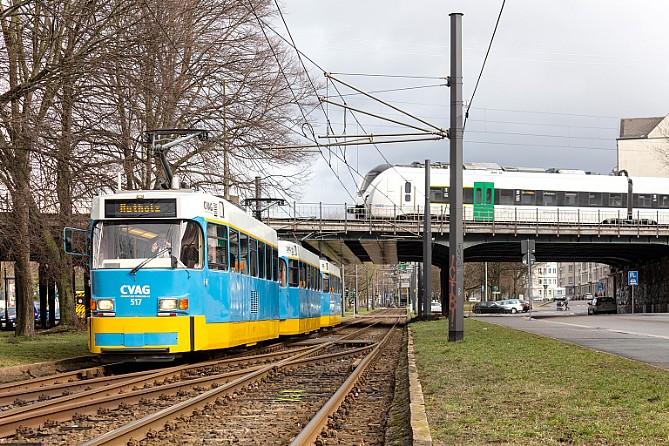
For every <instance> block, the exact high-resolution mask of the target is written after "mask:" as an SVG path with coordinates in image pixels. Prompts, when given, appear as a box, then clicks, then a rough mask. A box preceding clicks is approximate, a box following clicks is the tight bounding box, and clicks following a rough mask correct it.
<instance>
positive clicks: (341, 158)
mask: <svg viewBox="0 0 669 446" xmlns="http://www.w3.org/2000/svg"><path fill="white" fill-rule="evenodd" d="M274 3H275V5H276V8H277V11H278V12H279V15H280V17H281V20H282V22H283V24H284V27H285V28H286V32H287V33H288V36H289V37H290V42H289V41H288V40H287V39H285V38H284V37H283V36H281V35H280V34H279V33H278V32H276V31H275V30H274V29H273V28H272V27H271V26H267V27H268V29H270V30H272V31H273V32H274V33H275V34H276V35H278V36H279V37H280V38H281V39H282V40H284V42H286V43H287V44H289V45H290V46H291V47H292V48H294V49H295V51H296V52H297V54H298V60H299V61H300V63H301V64H302V67H303V68H304V71H305V73H306V75H307V77H309V74H308V70H307V68H306V66H305V65H304V62H303V60H302V57H301V56H303V55H304V53H303V52H302V51H301V50H299V49H298V48H297V45H296V44H295V40H294V39H293V37H292V34H291V33H290V29H289V28H288V24H287V23H286V21H285V18H284V16H283V12H282V11H281V8H280V6H279V4H278V2H277V1H276V0H275V2H274ZM256 18H257V15H256ZM258 20H259V22H260V19H258ZM261 27H262V25H261ZM263 34H264V30H263ZM265 38H267V36H266V35H265ZM304 56H305V58H306V59H307V60H309V61H310V62H312V63H313V64H314V66H316V67H318V68H320V67H319V65H318V64H316V63H315V62H314V61H313V60H312V59H310V58H308V57H306V55H304ZM320 69H321V71H323V72H325V70H323V69H322V68H320ZM309 79H310V78H309ZM311 85H312V88H313V89H314V92H315V93H316V95H317V96H318V92H317V91H316V88H315V85H314V83H313V82H311ZM332 85H333V88H334V89H335V91H336V92H337V93H338V94H339V96H340V97H341V98H342V100H343V97H342V95H341V92H340V91H339V89H338V88H337V86H336V85H335V84H332ZM344 102H345V101H344ZM351 114H352V116H353V118H354V120H355V121H356V123H357V125H358V126H359V127H360V128H363V129H364V127H363V126H362V124H361V123H360V121H359V120H358V118H357V116H356V115H355V114H354V113H351ZM326 120H327V121H328V129H330V130H332V132H333V133H334V130H333V129H332V126H331V124H330V121H329V118H328V117H327V115H326ZM314 138H315V134H314ZM314 142H315V143H316V144H317V145H318V141H317V140H314ZM372 145H374V147H375V149H376V151H377V152H378V153H379V154H380V155H381V157H382V158H383V159H384V161H385V162H386V163H387V164H390V163H389V161H388V159H387V158H386V157H385V155H384V154H383V153H382V152H381V151H380V150H379V148H378V147H377V146H376V144H373V143H372ZM339 148H341V149H342V156H341V157H339V156H338V155H336V154H335V156H336V157H337V158H339V159H340V160H341V161H342V162H343V163H344V165H345V166H347V170H348V172H349V174H350V175H351V178H352V179H353V180H354V182H355V181H356V179H355V177H354V175H353V172H355V173H356V174H357V175H358V176H359V177H360V178H363V177H364V176H363V175H361V174H360V172H358V171H357V169H355V168H353V167H352V166H351V165H350V164H349V163H348V161H347V160H346V155H345V147H341V144H340V146H339ZM330 153H332V152H331V151H330ZM321 156H322V157H323V158H324V159H325V155H324V154H323V153H322V152H321ZM325 161H326V163H327V164H328V167H329V168H330V170H331V171H332V172H333V173H334V174H335V176H336V178H337V180H338V181H339V182H340V184H341V185H342V186H343V187H344V190H345V191H346V193H347V194H348V195H349V196H350V197H351V198H352V199H354V198H353V195H352V194H351V193H350V192H349V191H348V189H347V188H346V186H345V185H344V183H343V181H342V180H341V178H340V177H339V175H338V174H337V173H336V172H335V171H334V169H333V168H332V165H331V164H330V163H329V162H328V161H327V159H325ZM388 198H389V199H390V200H391V201H393V200H392V199H391V198H390V197H388Z"/></svg>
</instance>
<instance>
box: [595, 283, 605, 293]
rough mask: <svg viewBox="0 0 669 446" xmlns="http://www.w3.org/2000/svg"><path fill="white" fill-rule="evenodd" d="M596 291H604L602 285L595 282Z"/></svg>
mask: <svg viewBox="0 0 669 446" xmlns="http://www.w3.org/2000/svg"><path fill="white" fill-rule="evenodd" d="M597 291H604V284H603V283H602V282H597Z"/></svg>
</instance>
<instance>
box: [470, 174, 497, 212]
mask: <svg viewBox="0 0 669 446" xmlns="http://www.w3.org/2000/svg"><path fill="white" fill-rule="evenodd" d="M473 201H474V221H493V220H494V219H495V185H494V183H482V182H481V183H474V200H473Z"/></svg>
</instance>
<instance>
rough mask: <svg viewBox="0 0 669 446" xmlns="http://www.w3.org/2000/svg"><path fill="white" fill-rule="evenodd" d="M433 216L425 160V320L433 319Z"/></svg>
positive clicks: (428, 164) (426, 161) (428, 165)
mask: <svg viewBox="0 0 669 446" xmlns="http://www.w3.org/2000/svg"><path fill="white" fill-rule="evenodd" d="M431 220H432V215H431V214H430V160H425V215H424V216H423V290H422V292H423V303H424V304H425V314H424V317H425V319H430V318H431V317H432V226H431V223H432V221H431Z"/></svg>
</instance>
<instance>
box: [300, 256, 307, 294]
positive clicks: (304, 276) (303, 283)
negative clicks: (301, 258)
mask: <svg viewBox="0 0 669 446" xmlns="http://www.w3.org/2000/svg"><path fill="white" fill-rule="evenodd" d="M306 286H307V266H306V265H305V264H304V263H302V262H300V288H305V287H306Z"/></svg>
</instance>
